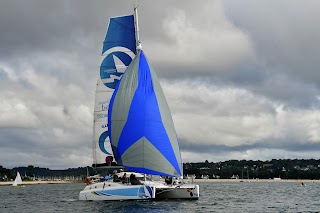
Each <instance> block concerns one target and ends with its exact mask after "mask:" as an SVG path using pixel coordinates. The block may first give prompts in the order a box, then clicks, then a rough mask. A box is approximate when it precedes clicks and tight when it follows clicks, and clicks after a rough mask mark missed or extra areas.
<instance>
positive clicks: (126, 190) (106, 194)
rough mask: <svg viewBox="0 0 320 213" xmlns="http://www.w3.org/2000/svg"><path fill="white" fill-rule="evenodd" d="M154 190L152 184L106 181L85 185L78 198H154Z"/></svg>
mask: <svg viewBox="0 0 320 213" xmlns="http://www.w3.org/2000/svg"><path fill="white" fill-rule="evenodd" d="M155 192H156V190H155V187H154V186H148V185H127V184H122V183H118V182H116V183H115V182H110V181H106V182H100V183H94V184H91V185H88V186H86V187H85V188H84V190H83V191H81V192H80V194H79V200H146V199H152V198H155Z"/></svg>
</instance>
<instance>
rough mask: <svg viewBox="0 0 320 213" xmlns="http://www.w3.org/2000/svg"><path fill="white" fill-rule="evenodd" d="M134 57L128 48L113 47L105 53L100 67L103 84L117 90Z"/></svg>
mask: <svg viewBox="0 0 320 213" xmlns="http://www.w3.org/2000/svg"><path fill="white" fill-rule="evenodd" d="M134 56H135V54H134V53H133V52H132V51H131V50H130V49H128V48H126V47H112V48H110V49H108V50H107V51H105V52H104V53H103V54H102V62H101V66H100V78H101V81H102V82H103V84H104V85H105V86H106V87H108V88H110V89H115V88H116V86H117V84H118V82H119V80H120V78H121V76H122V74H123V73H124V71H125V70H126V68H127V67H128V66H129V64H130V63H131V61H132V59H133V58H134Z"/></svg>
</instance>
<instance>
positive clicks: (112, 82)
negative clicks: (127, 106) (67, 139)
mask: <svg viewBox="0 0 320 213" xmlns="http://www.w3.org/2000/svg"><path fill="white" fill-rule="evenodd" d="M135 54H136V39H135V27H134V16H133V15H129V16H119V17H115V18H110V22H109V26H108V30H107V33H106V37H105V40H104V42H103V48H102V55H101V65H100V75H99V77H98V80H97V85H96V92H95V106H94V127H93V165H94V166H95V167H96V166H108V165H110V164H111V162H110V161H112V160H113V154H112V149H111V145H110V140H109V133H108V107H109V102H110V98H111V96H112V93H113V91H114V89H115V88H116V86H117V84H118V82H119V80H120V78H121V76H122V74H123V73H124V72H125V70H126V68H127V66H129V64H130V63H131V61H132V59H133V58H134V56H135Z"/></svg>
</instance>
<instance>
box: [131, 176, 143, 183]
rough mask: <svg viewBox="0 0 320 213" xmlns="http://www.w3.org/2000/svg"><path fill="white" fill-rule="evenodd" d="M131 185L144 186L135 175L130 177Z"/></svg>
mask: <svg viewBox="0 0 320 213" xmlns="http://www.w3.org/2000/svg"><path fill="white" fill-rule="evenodd" d="M130 183H131V185H142V184H141V182H140V181H139V180H138V179H137V178H136V176H135V175H134V174H131V175H130Z"/></svg>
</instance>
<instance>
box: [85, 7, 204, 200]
mask: <svg viewBox="0 0 320 213" xmlns="http://www.w3.org/2000/svg"><path fill="white" fill-rule="evenodd" d="M115 25H117V26H115ZM121 39H123V40H122V41H121ZM132 43H133V44H134V46H133V47H132ZM115 45H119V46H115ZM128 45H129V46H128ZM106 46H108V47H106ZM105 47H106V48H105ZM133 48H134V49H133ZM102 55H103V60H102V64H101V68H100V80H98V84H97V86H102V84H103V85H104V86H106V87H108V88H109V89H111V88H112V89H114V90H113V93H112V96H111V99H110V100H109V99H108V100H107V101H105V102H103V103H105V105H104V106H103V107H102V102H99V103H101V107H100V109H99V110H100V111H99V113H97V114H95V120H98V119H97V118H102V117H103V118H107V123H106V124H102V125H100V126H101V127H102V126H103V127H104V128H105V129H107V130H105V131H104V132H103V131H99V132H102V134H101V135H100V136H99V140H97V141H98V142H99V146H96V147H99V149H100V151H102V152H103V153H104V154H106V155H107V156H106V158H105V163H103V164H108V165H109V166H110V165H111V166H112V163H113V162H112V160H113V159H114V160H115V161H116V163H117V164H118V165H121V166H122V167H124V168H125V169H127V170H129V171H131V172H121V173H120V174H119V176H120V177H122V176H123V175H124V173H126V174H127V175H130V176H135V177H136V178H140V180H139V181H138V184H139V185H136V184H135V183H134V182H133V181H123V182H114V181H112V180H107V181H104V182H99V183H93V184H88V185H87V186H86V187H85V189H84V190H83V191H81V192H80V194H79V199H80V200H138V199H139V200H140V199H198V198H199V185H195V184H189V183H184V182H183V181H182V180H180V179H179V178H180V177H182V176H183V166H182V160H181V154H180V148H179V143H178V139H177V135H176V131H175V128H174V124H173V120H172V116H171V112H170V109H169V106H168V104H167V101H166V99H165V96H164V93H163V91H162V89H161V86H160V83H159V81H158V78H157V76H156V73H155V72H154V70H153V68H152V67H151V65H150V63H149V61H148V59H147V57H146V55H145V53H144V52H143V51H142V45H141V43H140V39H139V28H138V13H137V7H135V8H134V15H131V16H121V17H116V18H111V19H110V23H109V27H108V31H107V35H106V39H105V42H104V48H103V53H102ZM130 59H132V60H131V62H130V63H128V61H130ZM119 61H122V62H120V66H119ZM121 63H122V64H121ZM127 65H129V66H128V67H127V68H126V69H125V72H124V74H122V73H120V72H118V68H124V67H126V66H127ZM119 73H120V74H119ZM111 78H112V80H111ZM99 83H100V84H99ZM101 83H102V84H101ZM99 91H100V90H99ZM100 95H101V94H100ZM96 103H97V101H96ZM97 108H99V107H97ZM106 109H107V113H106V112H105V111H106ZM102 113H104V114H103V116H102ZM101 123H102V119H101ZM101 123H100V124H101ZM107 138H108V141H109V144H110V145H111V150H112V151H107V150H106V148H105V147H106V144H105V141H106V140H107ZM96 147H94V148H95V149H96ZM96 151H97V149H96ZM96 164H97V165H101V164H100V163H96ZM103 164H102V165H103ZM115 175H116V174H114V176H115ZM163 177H166V180H169V181H166V182H165V181H163ZM130 179H131V178H130ZM140 184H141V185H140Z"/></svg>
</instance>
